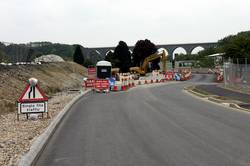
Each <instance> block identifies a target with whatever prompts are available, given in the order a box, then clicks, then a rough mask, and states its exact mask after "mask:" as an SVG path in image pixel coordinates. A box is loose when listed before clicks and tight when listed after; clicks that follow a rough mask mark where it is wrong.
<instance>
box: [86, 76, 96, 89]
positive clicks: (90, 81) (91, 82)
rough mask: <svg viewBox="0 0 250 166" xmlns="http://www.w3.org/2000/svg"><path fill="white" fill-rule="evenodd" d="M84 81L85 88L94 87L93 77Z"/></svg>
mask: <svg viewBox="0 0 250 166" xmlns="http://www.w3.org/2000/svg"><path fill="white" fill-rule="evenodd" d="M84 82H85V88H94V87H95V80H94V79H89V78H88V79H87V80H86V81H84Z"/></svg>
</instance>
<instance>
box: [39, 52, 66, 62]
mask: <svg viewBox="0 0 250 166" xmlns="http://www.w3.org/2000/svg"><path fill="white" fill-rule="evenodd" d="M34 61H35V62H64V60H63V58H61V57H60V56H58V55H54V54H50V55H42V56H40V57H38V58H36V59H35V60H34Z"/></svg>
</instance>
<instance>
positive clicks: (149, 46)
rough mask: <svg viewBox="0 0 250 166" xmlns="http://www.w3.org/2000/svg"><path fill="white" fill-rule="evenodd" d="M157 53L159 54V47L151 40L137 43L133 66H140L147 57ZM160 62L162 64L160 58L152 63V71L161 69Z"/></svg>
mask: <svg viewBox="0 0 250 166" xmlns="http://www.w3.org/2000/svg"><path fill="white" fill-rule="evenodd" d="M156 52H157V47H156V45H155V44H154V43H152V42H151V41H150V40H148V39H146V40H139V41H137V43H136V44H135V48H134V50H133V54H132V56H133V64H134V65H135V66H140V65H141V64H142V63H143V61H144V59H145V58H146V57H148V56H150V55H152V54H154V53H156ZM159 62H160V58H159V59H156V60H154V61H152V63H151V69H152V70H155V69H157V70H159V69H160V66H159Z"/></svg>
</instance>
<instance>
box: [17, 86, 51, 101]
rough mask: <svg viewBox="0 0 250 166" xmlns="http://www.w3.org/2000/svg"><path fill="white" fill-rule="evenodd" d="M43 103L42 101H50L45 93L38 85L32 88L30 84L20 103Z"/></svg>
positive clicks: (20, 98)
mask: <svg viewBox="0 0 250 166" xmlns="http://www.w3.org/2000/svg"><path fill="white" fill-rule="evenodd" d="M36 101H39V102H42V101H48V98H47V97H46V96H45V94H44V93H43V91H42V90H41V89H40V87H39V86H38V85H35V86H31V85H30V84H28V85H27V86H26V87H25V89H24V91H23V93H22V95H21V96H20V97H19V99H18V102H20V103H25V102H36Z"/></svg>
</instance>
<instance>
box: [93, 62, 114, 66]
mask: <svg viewBox="0 0 250 166" xmlns="http://www.w3.org/2000/svg"><path fill="white" fill-rule="evenodd" d="M96 66H112V65H111V63H110V62H108V61H99V62H97V64H96Z"/></svg>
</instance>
